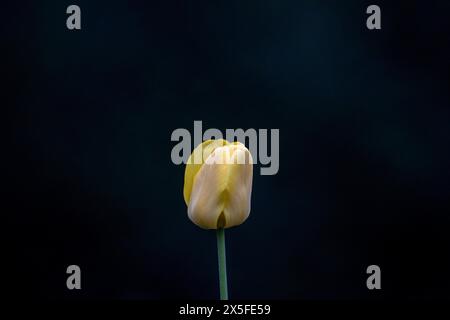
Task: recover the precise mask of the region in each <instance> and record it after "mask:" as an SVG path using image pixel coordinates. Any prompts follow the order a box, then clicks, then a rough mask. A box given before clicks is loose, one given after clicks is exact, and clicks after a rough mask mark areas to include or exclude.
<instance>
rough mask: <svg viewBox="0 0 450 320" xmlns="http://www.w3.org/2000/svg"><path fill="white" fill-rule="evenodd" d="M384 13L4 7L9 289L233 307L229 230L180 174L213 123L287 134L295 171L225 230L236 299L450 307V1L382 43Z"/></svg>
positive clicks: (268, 184) (354, 4)
mask: <svg viewBox="0 0 450 320" xmlns="http://www.w3.org/2000/svg"><path fill="white" fill-rule="evenodd" d="M70 4H77V5H79V6H80V7H81V12H82V29H81V30H80V31H69V30H67V29H66V26H65V24H66V17H67V15H66V14H65V11H66V8H67V6H68V5H70ZM370 4H372V2H368V1H345V2H344V1H330V0H328V1H242V0H240V1H176V2H174V1H95V2H94V1H81V0H79V1H78V0H77V1H57V2H55V1H34V2H31V1H30V2H28V1H18V3H17V4H9V5H6V4H2V7H4V10H2V12H3V13H2V18H1V20H2V22H1V23H2V25H3V27H2V31H1V40H2V41H1V48H2V55H3V56H4V58H3V60H2V62H3V63H2V72H1V74H2V78H3V84H2V95H3V96H4V97H3V98H2V100H3V102H2V104H1V105H2V111H3V113H4V116H3V117H2V119H3V120H6V125H5V126H4V128H5V129H6V131H7V135H6V138H7V141H6V144H5V146H4V152H2V158H3V161H4V165H3V174H2V180H3V182H4V183H5V187H6V188H5V191H4V192H3V196H4V200H2V207H4V209H3V210H2V216H3V219H4V220H5V221H6V222H5V223H6V224H2V225H3V226H4V229H5V230H6V232H4V234H5V235H6V242H5V243H4V244H5V245H6V251H5V256H3V257H2V265H4V266H6V267H7V272H6V273H4V274H2V279H3V280H6V283H7V286H6V289H5V288H3V289H2V290H3V292H4V293H6V294H9V295H10V296H11V297H13V298H14V297H16V298H17V297H20V298H30V299H41V298H43V299H47V298H51V299H78V298H82V299H83V298H87V299H94V298H127V299H134V298H139V299H141V298H143V299H161V298H163V299H164V298H192V299H197V298H199V299H216V298H217V297H218V275H217V253H216V243H215V234H214V232H208V231H203V230H201V229H199V228H197V227H196V226H194V225H193V224H192V223H191V222H190V221H189V219H188V218H187V213H186V206H185V204H184V201H183V197H182V189H183V174H184V167H183V166H175V165H173V164H172V162H171V160H170V152H171V149H172V147H173V146H174V143H172V142H171V141H170V136H171V133H172V131H173V130H174V129H176V128H187V129H189V130H192V128H193V121H194V120H202V121H203V126H204V128H205V129H206V128H219V129H221V130H225V129H226V128H244V129H246V128H256V129H259V128H267V129H270V128H279V129H280V170H279V173H278V174H277V175H275V176H260V175H259V174H255V177H254V189H253V195H252V200H253V203H252V212H251V215H250V218H249V220H248V221H247V222H246V223H245V224H244V225H242V226H240V227H238V228H235V229H231V230H229V231H228V232H227V234H226V236H227V249H228V252H227V253H228V268H229V269H228V271H229V281H230V285H229V289H230V297H231V298H234V299H259V298H264V299H284V298H286V299H345V298H351V299H359V298H362V299H398V298H401V299H403V298H442V297H449V280H448V279H449V277H448V270H449V269H450V259H449V250H450V245H449V244H450V241H449V240H450V239H449V227H450V219H449V213H450V198H449V196H450V171H449V163H450V152H449V144H450V126H449V125H450V109H449V106H450V94H449V88H450V86H449V85H450V81H449V70H450V68H449V66H450V62H449V56H450V46H449V40H450V38H449V36H450V24H449V19H448V13H449V10H450V5H449V2H448V1H395V2H394V1H391V2H381V1H377V4H379V5H380V7H381V10H382V29H381V30H378V31H369V30H368V29H367V28H366V27H365V20H366V17H367V15H366V14H365V10H366V8H367V6H368V5H370ZM258 171H259V170H258ZM258 171H255V173H257V172H258ZM71 264H77V265H79V266H80V267H81V270H82V290H81V291H78V292H73V291H69V290H67V289H66V286H65V282H66V276H67V275H66V273H65V270H66V268H67V266H68V265H71ZM371 264H377V265H379V266H380V267H381V270H382V290H381V291H376V292H375V291H369V290H367V288H366V284H365V282H366V278H367V275H366V273H365V271H366V268H367V266H368V265H371Z"/></svg>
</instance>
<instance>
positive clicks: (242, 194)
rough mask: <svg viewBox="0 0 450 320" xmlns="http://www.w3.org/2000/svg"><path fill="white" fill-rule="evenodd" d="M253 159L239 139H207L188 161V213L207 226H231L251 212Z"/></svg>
mask: <svg viewBox="0 0 450 320" xmlns="http://www.w3.org/2000/svg"><path fill="white" fill-rule="evenodd" d="M252 179H253V159H252V156H251V154H250V151H249V150H248V149H247V148H246V147H245V146H244V145H243V144H242V143H240V142H233V143H230V142H228V141H226V140H222V139H220V140H208V141H205V142H203V143H202V144H200V145H199V146H197V148H195V149H194V151H193V152H192V154H191V156H190V157H189V159H188V162H187V164H186V171H185V175H184V192H183V195H184V200H185V202H186V205H187V206H188V216H189V218H190V219H191V220H192V222H194V223H195V224H196V225H198V226H199V227H201V228H204V229H220V228H229V227H233V226H237V225H240V224H241V223H243V222H244V221H245V220H246V219H247V218H248V216H249V214H250V202H251V191H252Z"/></svg>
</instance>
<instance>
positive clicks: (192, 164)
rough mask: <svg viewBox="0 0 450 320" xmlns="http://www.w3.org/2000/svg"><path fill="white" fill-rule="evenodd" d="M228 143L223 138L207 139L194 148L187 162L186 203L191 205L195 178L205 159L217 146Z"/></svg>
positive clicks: (184, 194)
mask: <svg viewBox="0 0 450 320" xmlns="http://www.w3.org/2000/svg"><path fill="white" fill-rule="evenodd" d="M227 144H228V141H226V140H223V139H219V140H207V141H205V142H203V143H201V144H199V145H198V146H197V147H196V148H195V149H194V151H192V154H191V155H190V157H189V159H188V161H187V164H186V170H185V172H184V189H183V197H184V201H185V202H186V205H189V200H190V198H191V192H192V186H193V184H194V178H195V176H196V175H197V173H198V171H199V170H200V168H201V167H202V165H203V164H204V163H205V160H206V159H207V158H208V157H209V155H210V154H211V153H212V152H213V151H214V150H215V149H216V148H217V147H221V146H224V145H227Z"/></svg>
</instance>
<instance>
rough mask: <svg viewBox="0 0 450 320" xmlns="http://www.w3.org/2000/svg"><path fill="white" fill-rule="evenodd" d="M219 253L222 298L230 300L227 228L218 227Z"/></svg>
mask: <svg viewBox="0 0 450 320" xmlns="http://www.w3.org/2000/svg"><path fill="white" fill-rule="evenodd" d="M217 254H218V256H219V283H220V300H228V284H227V258H226V254H225V229H224V228H219V229H217Z"/></svg>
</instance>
